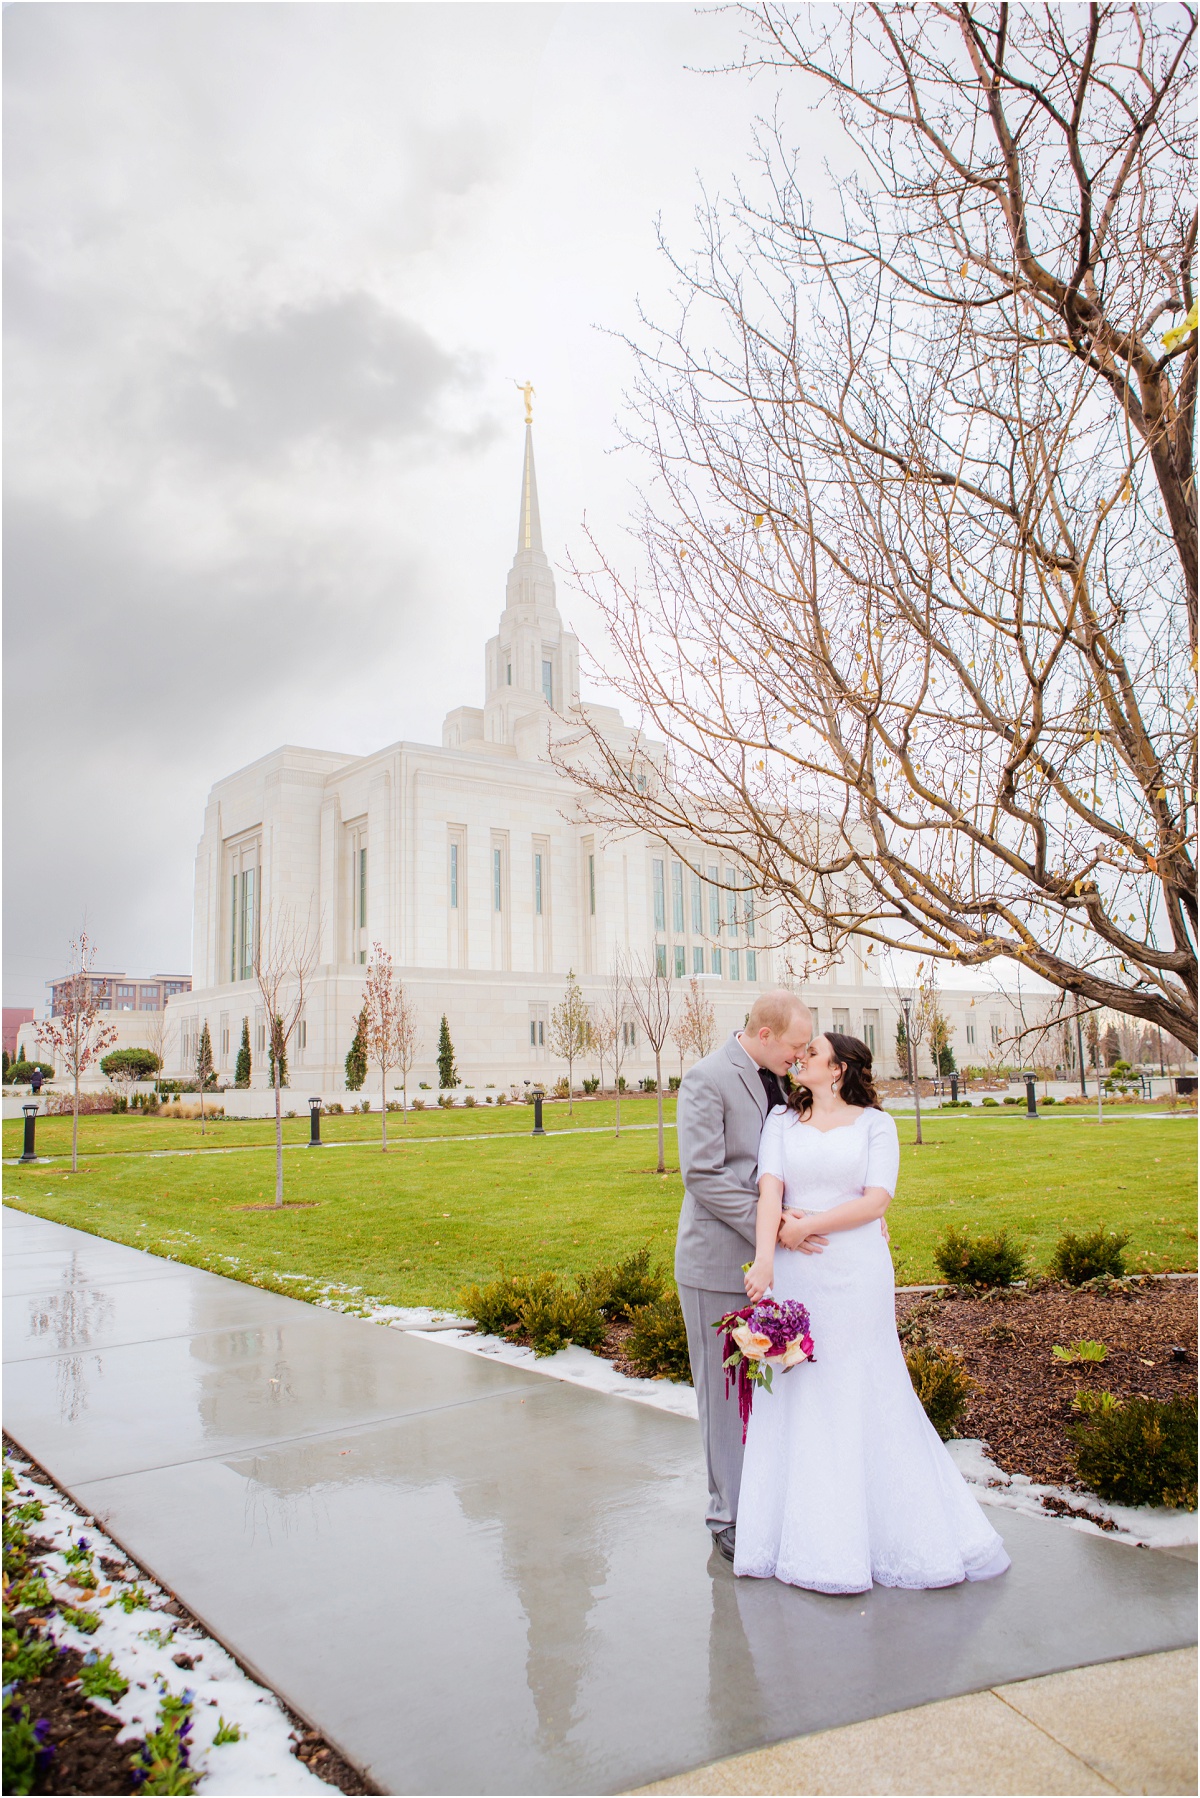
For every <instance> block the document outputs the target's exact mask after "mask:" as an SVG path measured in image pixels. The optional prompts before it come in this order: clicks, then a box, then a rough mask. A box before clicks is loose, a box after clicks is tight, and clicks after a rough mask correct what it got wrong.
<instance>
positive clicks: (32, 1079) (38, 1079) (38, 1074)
mask: <svg viewBox="0 0 1200 1798" xmlns="http://www.w3.org/2000/svg"><path fill="white" fill-rule="evenodd" d="M44 1079H45V1075H44V1074H43V1073H42V1070H41V1068H39V1067H38V1065H37V1063H36V1062H34V1064H33V1072H32V1074H30V1076H29V1084H30V1086H31V1087H32V1088H33V1091H34V1092H35V1093H40V1092H41V1090H42V1081H43V1080H44Z"/></svg>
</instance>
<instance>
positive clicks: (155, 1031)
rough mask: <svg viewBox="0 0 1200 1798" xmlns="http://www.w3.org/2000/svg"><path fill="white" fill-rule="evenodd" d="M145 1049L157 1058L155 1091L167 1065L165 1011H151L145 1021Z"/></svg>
mask: <svg viewBox="0 0 1200 1798" xmlns="http://www.w3.org/2000/svg"><path fill="white" fill-rule="evenodd" d="M146 1047H147V1048H148V1049H149V1051H150V1053H151V1054H152V1055H156V1056H157V1057H158V1070H157V1072H156V1074H155V1076H154V1081H155V1091H157V1090H158V1078H159V1075H161V1073H162V1071H163V1069H164V1068H165V1067H166V1065H167V1014H166V1011H165V1010H163V1011H152V1012H151V1013H150V1014H149V1016H148V1017H147V1019H146Z"/></svg>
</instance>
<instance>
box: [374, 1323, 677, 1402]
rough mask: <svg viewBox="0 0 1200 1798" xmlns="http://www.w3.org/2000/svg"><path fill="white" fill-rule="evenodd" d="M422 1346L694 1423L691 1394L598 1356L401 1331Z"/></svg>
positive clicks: (458, 1333) (470, 1334)
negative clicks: (483, 1359) (437, 1346)
mask: <svg viewBox="0 0 1200 1798" xmlns="http://www.w3.org/2000/svg"><path fill="white" fill-rule="evenodd" d="M399 1327H400V1328H402V1329H405V1328H407V1329H408V1330H409V1331H410V1332H411V1334H412V1335H414V1336H420V1337H421V1338H422V1339H423V1340H424V1341H425V1342H442V1343H445V1345H446V1346H447V1347H448V1348H457V1349H466V1350H467V1352H468V1354H472V1355H486V1356H488V1358H489V1359H490V1360H493V1361H503V1362H505V1363H506V1364H507V1365H508V1366H509V1367H524V1368H527V1369H528V1370H529V1372H531V1373H540V1374H545V1375H546V1376H547V1378H548V1379H551V1380H565V1381H566V1382H567V1383H568V1384H569V1385H572V1386H587V1387H589V1388H590V1389H591V1391H593V1392H603V1393H606V1394H607V1395H608V1396H609V1397H610V1398H627V1399H633V1401H634V1403H635V1404H639V1405H653V1406H654V1408H655V1410H657V1411H671V1412H673V1413H674V1414H675V1416H676V1417H697V1416H698V1415H699V1413H698V1412H697V1409H696V1394H695V1392H694V1391H693V1390H692V1388H691V1387H690V1386H684V1385H683V1384H682V1383H681V1382H680V1381H678V1380H645V1379H637V1378H634V1377H633V1376H631V1375H630V1374H624V1373H621V1372H620V1371H619V1370H618V1369H617V1368H615V1367H614V1366H613V1364H612V1362H611V1361H606V1360H605V1359H604V1357H603V1356H602V1355H594V1354H593V1353H592V1351H591V1349H585V1348H580V1347H579V1345H578V1344H577V1343H574V1342H573V1343H570V1344H569V1345H568V1346H567V1347H566V1348H564V1349H559V1351H558V1353H557V1354H554V1355H535V1354H534V1352H533V1350H532V1349H531V1348H522V1347H520V1346H519V1345H518V1344H517V1343H515V1342H506V1341H505V1340H504V1338H503V1337H502V1336H481V1335H480V1334H479V1333H478V1332H477V1331H468V1330H447V1329H441V1330H436V1331H425V1330H422V1329H419V1328H416V1329H414V1328H413V1326H412V1325H403V1324H402V1325H400V1326H399Z"/></svg>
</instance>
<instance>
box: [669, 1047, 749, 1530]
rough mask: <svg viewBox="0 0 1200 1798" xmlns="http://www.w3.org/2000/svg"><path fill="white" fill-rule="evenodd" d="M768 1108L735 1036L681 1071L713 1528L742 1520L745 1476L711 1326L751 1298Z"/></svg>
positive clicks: (683, 1274)
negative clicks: (761, 1142) (749, 1265)
mask: <svg viewBox="0 0 1200 1798" xmlns="http://www.w3.org/2000/svg"><path fill="white" fill-rule="evenodd" d="M766 1115H767V1095H766V1093H765V1091H764V1090H763V1083H762V1081H761V1079H760V1078H759V1073H758V1068H757V1067H756V1066H755V1064H754V1063H753V1062H752V1061H751V1059H750V1057H749V1056H748V1055H747V1054H746V1051H745V1050H744V1049H743V1048H742V1046H741V1044H740V1043H739V1042H738V1040H737V1037H736V1035H735V1036H731V1037H730V1038H729V1040H728V1042H724V1043H722V1044H721V1046H720V1048H719V1049H714V1050H713V1052H712V1054H711V1055H706V1056H705V1057H704V1060H703V1061H698V1062H697V1063H696V1065H695V1067H693V1068H689V1069H688V1071H687V1073H686V1074H685V1075H684V1077H683V1083H682V1085H681V1086H680V1088H679V1108H678V1111H677V1112H676V1126H677V1130H678V1139H679V1167H680V1172H681V1173H682V1175H683V1185H684V1195H683V1209H682V1210H681V1212H680V1214H679V1236H678V1238H677V1241H676V1245H675V1280H676V1283H677V1285H678V1287H679V1302H680V1305H681V1306H682V1307H683V1317H684V1322H685V1323H686V1325H687V1335H688V1355H689V1359H690V1360H691V1364H692V1380H693V1383H694V1385H695V1388H696V1399H697V1403H698V1405H699V1409H700V1434H701V1436H702V1437H703V1440H704V1453H705V1457H706V1459H707V1462H708V1498H709V1504H708V1527H709V1529H711V1530H721V1529H724V1528H725V1526H726V1525H727V1524H730V1523H733V1522H734V1521H735V1519H736V1517H737V1501H738V1490H739V1488H740V1486H741V1480H742V1425H741V1420H740V1418H739V1417H738V1409H737V1400H736V1398H735V1397H734V1395H733V1394H732V1393H731V1394H730V1395H729V1397H728V1398H727V1397H726V1395H725V1374H724V1370H723V1368H722V1366H721V1344H722V1338H721V1337H720V1335H719V1334H718V1332H717V1331H716V1330H714V1329H713V1328H712V1325H713V1323H714V1322H715V1321H716V1319H717V1318H718V1317H721V1316H723V1315H724V1313H725V1312H726V1311H735V1310H737V1309H739V1308H740V1307H741V1306H742V1305H744V1304H745V1303H746V1289H745V1286H744V1284H743V1281H742V1267H743V1265H744V1263H745V1262H747V1261H752V1260H753V1259H754V1222H755V1210H756V1207H757V1203H758V1185H757V1180H756V1177H755V1176H756V1170H757V1167H758V1139H759V1137H760V1135H761V1134H762V1127H763V1120H764V1119H765V1117H766Z"/></svg>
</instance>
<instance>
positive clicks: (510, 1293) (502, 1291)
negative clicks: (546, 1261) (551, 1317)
mask: <svg viewBox="0 0 1200 1798" xmlns="http://www.w3.org/2000/svg"><path fill="white" fill-rule="evenodd" d="M557 1285H558V1275H557V1274H501V1275H500V1277H499V1279H497V1280H491V1281H489V1282H488V1284H487V1285H486V1286H466V1287H464V1288H463V1290H462V1292H460V1293H459V1295H458V1302H459V1304H460V1305H461V1306H462V1308H463V1310H464V1311H465V1312H466V1314H467V1316H468V1317H470V1318H472V1319H473V1320H474V1321H475V1322H476V1323H477V1324H478V1325H479V1328H480V1329H481V1330H486V1331H487V1332H488V1334H489V1336H503V1335H505V1334H506V1332H509V1331H514V1332H515V1331H518V1330H520V1329H521V1328H522V1327H523V1325H522V1321H521V1320H522V1318H523V1316H524V1312H525V1307H526V1305H527V1304H528V1303H529V1301H530V1300H531V1299H535V1298H541V1297H544V1296H545V1295H546V1294H547V1293H549V1292H552V1291H553V1289H554V1288H555V1287H556V1286H557Z"/></svg>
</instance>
